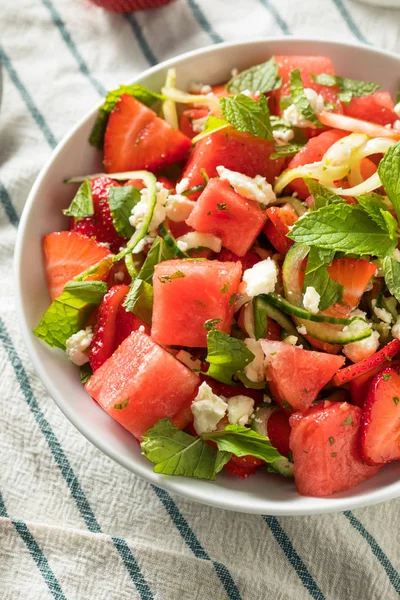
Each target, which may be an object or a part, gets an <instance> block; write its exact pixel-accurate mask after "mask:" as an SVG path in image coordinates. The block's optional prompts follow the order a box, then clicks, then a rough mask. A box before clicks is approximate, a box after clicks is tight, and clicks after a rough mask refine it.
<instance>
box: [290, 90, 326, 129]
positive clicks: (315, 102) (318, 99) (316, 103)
mask: <svg viewBox="0 0 400 600" xmlns="http://www.w3.org/2000/svg"><path fill="white" fill-rule="evenodd" d="M304 94H305V96H306V97H307V100H308V101H309V103H310V106H311V108H312V109H313V111H314V113H315V114H316V115H318V113H320V112H321V111H322V110H324V107H325V101H324V99H323V97H322V96H321V94H317V92H316V91H315V90H312V89H311V88H304ZM283 118H284V119H285V121H288V122H289V123H291V124H292V125H294V126H295V127H314V128H315V125H314V123H312V122H311V121H308V120H307V119H306V118H305V117H304V115H302V114H301V112H299V111H298V110H297V107H296V106H295V105H294V104H290V106H288V107H287V108H286V109H285V110H284V111H283Z"/></svg>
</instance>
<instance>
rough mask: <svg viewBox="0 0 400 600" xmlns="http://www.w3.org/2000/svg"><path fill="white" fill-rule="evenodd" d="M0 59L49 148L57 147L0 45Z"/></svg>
mask: <svg viewBox="0 0 400 600" xmlns="http://www.w3.org/2000/svg"><path fill="white" fill-rule="evenodd" d="M0 59H1V61H2V63H3V65H4V67H5V69H6V71H7V73H8V75H9V77H10V79H11V81H12V82H13V84H14V85H15V87H16V88H17V90H18V91H19V93H20V94H21V96H22V99H23V101H24V102H25V104H26V106H27V108H28V110H29V112H30V113H31V115H32V117H33V119H34V121H35V123H36V124H37V125H38V127H39V128H40V130H41V131H42V133H43V135H44V137H45V138H46V140H47V142H48V144H49V146H51V148H55V146H56V145H57V141H56V138H55V137H54V135H53V134H52V132H51V131H50V129H49V126H48V125H47V123H46V121H45V119H44V117H43V115H42V113H41V112H40V111H39V110H38V108H37V107H36V106H35V103H34V102H33V100H32V97H31V95H30V94H29V92H28V90H27V89H26V87H25V86H24V84H23V83H22V81H21V80H20V78H19V77H18V74H17V72H16V70H15V69H14V67H13V65H12V63H11V61H10V59H9V58H8V56H7V54H6V53H5V51H4V49H3V47H2V46H1V45H0Z"/></svg>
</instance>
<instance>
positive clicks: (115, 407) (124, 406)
mask: <svg viewBox="0 0 400 600" xmlns="http://www.w3.org/2000/svg"><path fill="white" fill-rule="evenodd" d="M128 404H129V398H127V399H126V400H124V401H123V402H121V403H120V404H114V406H113V408H114V409H115V410H122V409H123V408H126V407H127V406H128Z"/></svg>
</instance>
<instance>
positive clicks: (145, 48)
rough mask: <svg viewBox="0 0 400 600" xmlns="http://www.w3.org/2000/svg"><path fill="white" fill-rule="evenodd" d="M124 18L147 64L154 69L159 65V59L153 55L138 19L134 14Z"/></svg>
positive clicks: (128, 14)
mask: <svg viewBox="0 0 400 600" xmlns="http://www.w3.org/2000/svg"><path fill="white" fill-rule="evenodd" d="M124 16H125V20H126V21H127V22H128V23H129V25H130V26H131V29H132V31H133V33H134V35H135V37H136V39H137V41H138V44H139V46H140V49H141V51H142V53H143V56H144V57H145V59H146V60H147V62H148V63H149V64H150V65H151V66H152V67H153V66H154V65H156V64H157V63H158V60H157V57H156V56H155V54H154V53H153V50H152V49H151V48H150V46H149V44H148V43H147V40H146V38H145V37H144V35H143V32H142V29H141V28H140V26H139V24H138V22H137V20H136V17H135V16H134V15H133V14H132V13H126V14H125V15H124Z"/></svg>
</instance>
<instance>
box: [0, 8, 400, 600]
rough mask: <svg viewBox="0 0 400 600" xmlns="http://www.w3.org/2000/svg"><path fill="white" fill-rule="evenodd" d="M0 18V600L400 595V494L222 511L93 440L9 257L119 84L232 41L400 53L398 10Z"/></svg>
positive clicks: (10, 11) (17, 13)
mask: <svg viewBox="0 0 400 600" xmlns="http://www.w3.org/2000/svg"><path fill="white" fill-rule="evenodd" d="M0 22H1V42H0V43H1V45H0V57H1V60H2V62H3V71H4V92H3V101H2V106H1V111H0V136H1V137H0V140H1V143H0V165H1V169H0V200H1V203H0V227H1V229H0V252H1V254H0V256H1V286H0V311H1V320H0V371H1V378H0V598H1V600H17V599H18V600H47V599H50V598H54V599H56V600H86V599H90V600H92V599H93V600H128V599H136V598H138V599H141V600H152V599H155V600H205V599H207V600H208V599H209V600H227V599H229V600H239V599H242V600H259V599H264V598H266V599H271V600H289V599H296V600H306V599H309V598H310V597H311V598H314V599H315V600H324V599H326V600H345V599H346V600H347V599H356V598H357V599H358V598H360V599H361V598H362V599H366V600H381V599H384V600H394V599H395V598H398V597H399V596H400V576H399V572H400V548H399V542H400V534H399V520H398V514H399V513H398V511H399V509H400V500H398V501H392V502H389V503H386V504H383V505H380V506H376V507H372V508H368V509H364V510H357V511H353V512H347V513H344V514H341V513H340V514H335V515H325V516H314V517H301V518H275V517H268V516H265V517H262V516H248V515H244V514H236V513H230V512H224V511H222V510H217V509H213V508H208V507H206V506H201V505H199V504H195V503H193V502H190V501H187V500H184V499H182V498H179V497H172V496H171V495H170V494H168V493H166V492H163V491H162V490H158V489H156V488H155V487H152V486H151V485H149V484H148V483H146V482H144V481H142V480H140V479H138V478H137V477H135V476H134V475H132V474H130V473H129V472H127V471H126V470H124V469H123V468H122V467H120V466H118V465H117V464H115V463H114V462H112V461H111V460H110V459H109V458H107V457H106V456H104V455H103V454H102V453H101V452H99V451H98V450H97V449H96V448H94V447H93V446H92V445H91V444H90V443H89V442H88V441H86V439H85V438H83V436H81V435H80V434H79V433H78V432H77V431H76V430H75V429H74V427H73V426H72V425H71V424H70V423H69V422H68V421H67V419H66V418H65V417H64V416H63V415H62V414H61V412H60V411H59V410H58V408H57V407H56V406H55V404H54V402H53V401H52V399H51V398H50V397H49V396H48V394H47V393H46V391H45V390H44V387H43V385H42V384H41V382H40V381H39V379H38V377H37V376H36V375H35V373H34V370H33V368H32V365H31V363H30V360H29V358H28V356H27V352H26V350H25V347H24V343H23V341H22V339H21V335H20V331H19V328H18V324H17V322H16V316H15V311H14V304H15V301H14V296H13V294H14V292H13V280H12V255H13V248H14V243H15V238H16V229H17V226H18V220H19V216H20V214H21V211H22V209H23V206H24V202H25V200H26V197H27V194H28V192H29V189H30V188H31V186H32V183H33V181H34V179H35V177H36V175H37V173H38V171H39V169H40V168H41V167H42V165H43V164H44V162H45V161H46V160H47V159H48V157H49V156H50V154H51V151H52V149H53V148H54V146H55V145H56V143H57V142H58V141H59V140H60V139H61V138H62V137H63V136H64V135H65V134H66V133H67V132H68V130H69V129H70V128H71V126H72V125H73V124H74V123H75V122H76V121H77V119H79V118H81V116H82V115H84V114H85V112H86V111H88V109H89V108H90V107H92V106H93V105H94V104H95V103H98V102H99V100H100V96H101V95H102V94H103V92H104V90H105V89H112V88H113V87H116V86H117V85H118V84H120V83H122V82H128V81H129V80H130V79H131V78H132V76H133V75H135V74H136V73H138V72H140V71H142V70H143V69H146V68H147V67H148V66H149V64H155V63H156V62H158V61H162V60H164V59H166V58H168V57H172V56H174V55H177V54H180V53H181V52H185V51H188V50H192V49H194V48H198V47H201V46H206V45H209V44H212V43H217V42H220V41H222V40H239V39H246V38H253V37H256V36H268V35H280V34H282V33H283V34H294V35H302V36H314V35H317V36H318V37H326V38H331V39H343V40H346V41H347V40H359V41H362V42H365V43H369V44H373V45H376V46H379V47H383V48H387V49H390V50H394V51H396V50H397V51H399V50H400V12H399V11H396V10H391V9H378V8H374V7H370V6H367V5H365V4H360V3H357V2H352V1H350V0H349V1H346V0H308V1H306V0H302V1H300V0H242V1H239V0H219V1H215V0H213V1H211V0H196V1H195V0H175V2H173V3H172V4H171V5H168V6H165V7H163V8H161V9H159V10H157V11H146V12H141V13H137V14H135V15H133V14H131V15H128V16H121V15H117V14H112V13H107V12H105V11H103V10H102V9H99V8H97V7H94V6H93V5H91V4H90V3H89V2H88V1H84V0H82V1H76V0H75V1H74V0H18V1H14V2H7V0H1V1H0ZM398 75H399V74H398V73H397V74H396V73H394V74H393V76H394V77H395V76H398ZM243 485H246V483H245V482H244V483H243Z"/></svg>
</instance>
